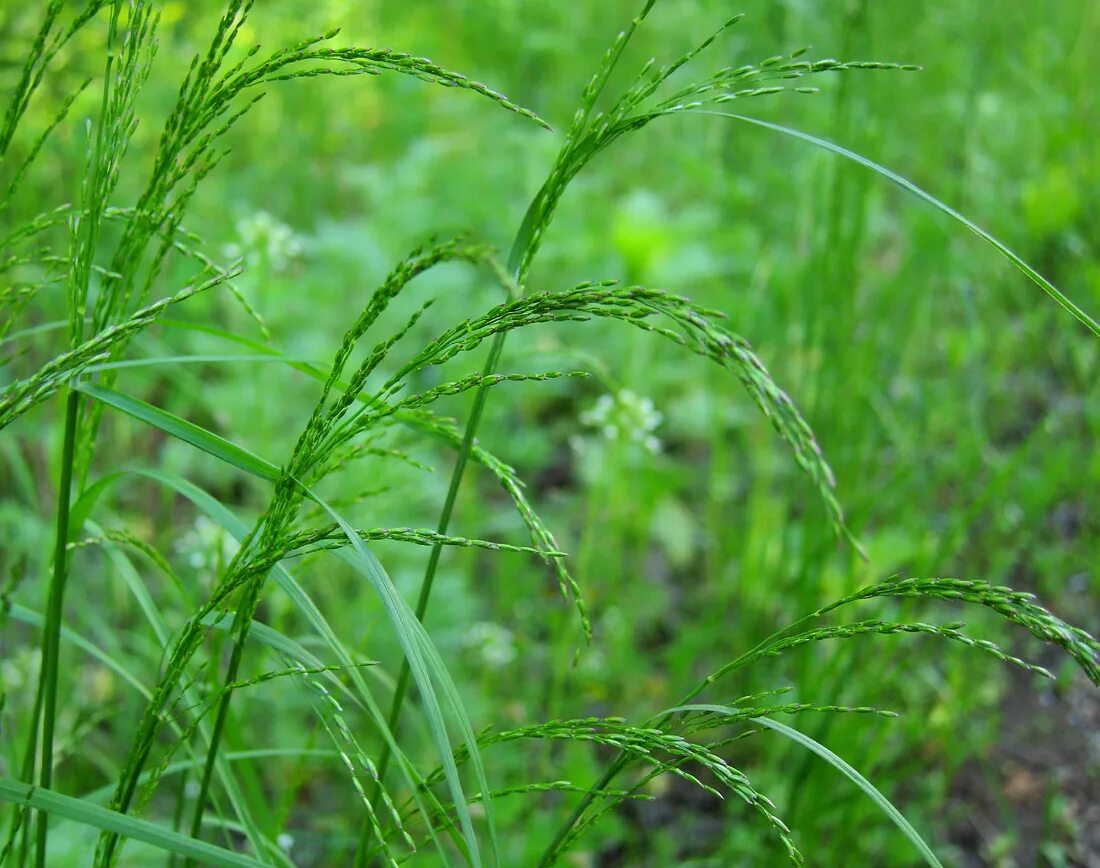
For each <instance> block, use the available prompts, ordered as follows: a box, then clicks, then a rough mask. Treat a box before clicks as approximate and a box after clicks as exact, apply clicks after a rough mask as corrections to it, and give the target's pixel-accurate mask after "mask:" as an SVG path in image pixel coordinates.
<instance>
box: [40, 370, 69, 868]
mask: <svg viewBox="0 0 1100 868" xmlns="http://www.w3.org/2000/svg"><path fill="white" fill-rule="evenodd" d="M79 412H80V395H79V393H77V392H75V391H72V390H70V391H69V396H68V399H67V400H66V401H65V439H64V442H63V445H62V447H61V481H60V484H59V486H58V489H57V492H58V493H57V527H56V536H55V538H54V556H53V579H52V581H51V582H50V593H49V600H48V602H47V604H46V626H45V630H44V631H43V633H42V671H41V673H40V675H39V686H40V690H41V693H42V761H41V763H40V765H39V770H38V785H39V786H40V787H42V788H43V789H49V788H50V787H51V785H52V784H53V739H54V728H55V725H56V722H57V675H58V665H57V664H58V657H59V654H60V644H61V615H62V610H63V605H64V600H65V581H66V579H67V578H68V545H69V501H70V496H71V490H72V482H73V456H74V454H75V451H76V448H75V447H76V422H77V416H78V415H79ZM49 820H50V818H49V815H48V814H47V813H46V812H45V811H39V813H38V826H37V849H36V852H35V865H36V866H37V868H45V866H46V864H47V863H46V841H47V835H48V831H49Z"/></svg>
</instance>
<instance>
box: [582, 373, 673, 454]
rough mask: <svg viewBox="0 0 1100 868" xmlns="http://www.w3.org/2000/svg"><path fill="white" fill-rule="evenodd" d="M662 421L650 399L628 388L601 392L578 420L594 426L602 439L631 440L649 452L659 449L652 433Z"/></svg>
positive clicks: (658, 442)
mask: <svg viewBox="0 0 1100 868" xmlns="http://www.w3.org/2000/svg"><path fill="white" fill-rule="evenodd" d="M663 420H664V416H663V415H662V414H661V413H660V411H658V410H657V408H656V407H654V405H653V401H652V400H650V399H649V398H642V397H639V396H638V395H637V394H635V393H634V392H633V391H631V390H630V389H620V390H619V392H618V393H617V394H615V395H601V396H600V397H599V400H597V401H596V403H595V405H594V406H593V407H592V408H591V409H590V410H586V411H585V412H583V413H581V422H582V423H584V424H585V425H588V426H589V427H592V428H595V429H597V430H598V431H599V432H600V433H601V434H602V435H603V436H604V438H605V439H607V440H613V441H620V440H621V441H628V442H633V443H636V444H638V445H640V446H642V447H643V448H645V449H646V450H647V451H648V452H651V453H653V454H656V453H658V452H660V451H661V441H660V440H659V439H657V435H656V434H655V433H654V432H655V431H656V430H657V428H658V427H659V426H660V424H661V422H662V421H663Z"/></svg>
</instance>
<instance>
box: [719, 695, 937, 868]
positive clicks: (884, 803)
mask: <svg viewBox="0 0 1100 868" xmlns="http://www.w3.org/2000/svg"><path fill="white" fill-rule="evenodd" d="M715 707H716V708H718V707H719V706H715ZM726 711H728V712H730V713H733V712H735V709H732V708H727V709H726ZM752 722H753V723H756V724H759V725H760V726H764V727H767V728H768V729H773V730H775V731H776V732H778V733H780V734H781V735H784V736H786V737H787V738H789V739H790V740H791V741H793V742H796V743H797V744H800V745H802V747H804V748H806V750H808V751H812V752H813V753H816V754H817V755H818V756H819V757H821V758H822V759H823V760H825V762H827V763H829V765H831V766H832V767H833V768H835V769H836V770H837V771H839V772H840V773H841V774H842V775H844V776H845V777H846V778H848V780H850V781H851V782H852V783H853V784H855V785H856V786H857V787H859V788H860V789H861V790H863V792H864V794H866V796H867V798H869V799H870V800H871V801H872V802H874V803H875V804H876V805H878V807H879V808H880V809H881V810H882V812H883V813H884V814H886V816H887V817H889V818H890V820H891V822H893V824H894V825H895V826H897V827H898V828H899V829H901V831H902V832H903V833H904V835H905V837H906V838H908V839H909V840H910V841H912V842H913V846H914V847H916V848H917V850H919V851H920V854H921V856H922V857H923V858H924V861H925V862H927V863H928V864H929V865H931V866H932V868H943V864H942V863H941V862H940V860H939V859H937V858H936V854H935V853H933V852H932V848H931V847H929V846H928V844H927V843H926V842H925V840H924V839H923V838H922V837H921V836H920V833H919V832H917V830H916V829H914V828H913V825H912V824H911V823H910V822H909V821H908V820H907V819H905V816H904V815H903V814H902V813H901V811H899V810H898V809H897V808H895V807H894V805H893V804H892V803H891V802H890V800H889V799H887V798H886V796H884V795H883V794H882V793H881V792H879V790H878V788H877V787H875V785H874V784H872V783H871V782H870V781H869V780H867V778H865V777H864V776H863V775H861V774H860V773H859V772H857V771H856V770H855V769H854V768H852V767H851V766H850V765H849V764H848V763H847V762H845V761H844V760H843V759H841V758H840V757H839V756H837V755H836V754H835V753H833V752H832V751H831V750H829V749H828V748H827V747H825V745H823V744H821V743H819V742H817V741H814V740H813V739H812V738H810V737H809V736H808V735H806V734H805V733H802V732H799V731H798V730H797V729H792V728H791V727H789V726H787V725H786V724H785V723H780V722H779V721H777V720H772V719H770V718H767V717H754V718H752Z"/></svg>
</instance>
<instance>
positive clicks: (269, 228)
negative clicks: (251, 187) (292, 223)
mask: <svg viewBox="0 0 1100 868" xmlns="http://www.w3.org/2000/svg"><path fill="white" fill-rule="evenodd" d="M237 236H238V238H239V239H240V240H239V241H238V242H237V243H235V244H227V245H226V246H225V248H224V250H223V253H224V254H225V256H226V258H227V259H239V258H243V259H244V262H245V265H248V266H252V267H257V266H259V265H266V266H267V267H268V268H270V269H271V270H272V271H283V270H284V269H285V268H286V267H287V265H289V264H290V260H292V259H295V258H296V257H298V256H300V255H301V253H302V241H301V239H300V238H299V237H298V236H297V235H296V234H295V233H294V230H293V229H291V228H290V227H289V226H287V225H286V224H285V223H283V222H281V221H279V220H277V219H276V218H275V217H273V216H272V215H271V214H269V213H268V212H267V211H257V212H256V213H255V214H250V215H249V216H248V217H243V218H241V219H240V220H238V221H237Z"/></svg>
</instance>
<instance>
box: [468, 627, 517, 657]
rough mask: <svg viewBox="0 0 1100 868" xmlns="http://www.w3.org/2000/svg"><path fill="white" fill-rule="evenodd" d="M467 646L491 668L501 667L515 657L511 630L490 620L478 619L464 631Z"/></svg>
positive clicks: (514, 645)
mask: <svg viewBox="0 0 1100 868" xmlns="http://www.w3.org/2000/svg"><path fill="white" fill-rule="evenodd" d="M464 642H465V645H466V647H467V648H469V649H470V650H471V651H473V652H475V653H476V654H477V655H478V656H480V657H481V660H482V662H483V663H484V664H485V665H486V666H488V667H489V668H491V669H501V668H503V667H505V666H507V665H508V664H509V663H511V662H512V661H513V660H515V659H516V644H515V639H514V637H513V636H512V631H511V630H509V629H508V628H507V627H503V626H501V625H500V624H494V623H492V622H491V621H479V622H477V623H476V624H473V625H472V626H471V627H470V629H468V630H467V631H466V636H465V637H464Z"/></svg>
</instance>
